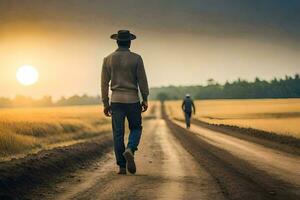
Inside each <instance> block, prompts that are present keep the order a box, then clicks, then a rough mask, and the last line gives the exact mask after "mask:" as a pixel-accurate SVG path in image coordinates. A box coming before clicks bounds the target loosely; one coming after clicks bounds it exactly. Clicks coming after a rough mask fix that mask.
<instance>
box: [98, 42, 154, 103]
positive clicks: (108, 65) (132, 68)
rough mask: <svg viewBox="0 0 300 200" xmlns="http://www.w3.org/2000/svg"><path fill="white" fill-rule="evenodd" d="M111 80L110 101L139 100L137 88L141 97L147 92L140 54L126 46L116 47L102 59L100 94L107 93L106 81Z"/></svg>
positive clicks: (104, 94)
mask: <svg viewBox="0 0 300 200" xmlns="http://www.w3.org/2000/svg"><path fill="white" fill-rule="evenodd" d="M109 81H111V83H110V87H111V90H112V97H111V101H112V102H119V103H136V102H139V96H138V88H140V91H141V94H142V96H143V98H146V97H147V96H148V94H149V90H148V83H147V77H146V73H145V69H144V64H143V60H142V58H141V56H140V55H138V54H136V53H133V52H131V51H130V50H129V49H128V48H122V47H120V48H118V49H117V50H116V51H115V52H113V53H112V54H110V55H109V56H107V57H106V58H105V59H104V62H103V69H102V89H103V90H102V91H103V92H104V93H103V94H102V96H106V93H108V87H107V83H108V82H109Z"/></svg>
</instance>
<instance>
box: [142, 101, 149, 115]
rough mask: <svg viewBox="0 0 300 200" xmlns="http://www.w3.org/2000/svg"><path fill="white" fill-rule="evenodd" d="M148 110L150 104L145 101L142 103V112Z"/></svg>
mask: <svg viewBox="0 0 300 200" xmlns="http://www.w3.org/2000/svg"><path fill="white" fill-rule="evenodd" d="M147 110H148V102H147V101H143V102H142V112H146V111H147Z"/></svg>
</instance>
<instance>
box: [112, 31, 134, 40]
mask: <svg viewBox="0 0 300 200" xmlns="http://www.w3.org/2000/svg"><path fill="white" fill-rule="evenodd" d="M110 38H111V39H113V40H119V41H129V40H134V39H136V36H135V35H133V34H131V33H130V31H128V30H119V31H118V33H117V34H112V35H111V36H110Z"/></svg>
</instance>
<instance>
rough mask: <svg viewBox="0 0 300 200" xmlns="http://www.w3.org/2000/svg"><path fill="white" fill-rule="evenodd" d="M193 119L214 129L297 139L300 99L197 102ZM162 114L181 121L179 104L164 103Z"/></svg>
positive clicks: (299, 121) (299, 130)
mask: <svg viewBox="0 0 300 200" xmlns="http://www.w3.org/2000/svg"><path fill="white" fill-rule="evenodd" d="M195 106H196V111H197V112H196V115H195V116H194V118H195V119H198V120H201V121H204V122H207V123H210V124H217V125H232V126H238V127H242V128H253V129H258V130H263V131H267V132H273V133H276V134H281V135H289V136H293V137H296V138H300V129H299V124H300V99H259V100H251V99H250V100H200V101H195ZM166 112H167V114H168V115H169V116H170V117H171V118H174V119H179V120H183V119H184V115H183V112H182V111H181V101H169V102H166Z"/></svg>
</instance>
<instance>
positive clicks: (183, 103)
mask: <svg viewBox="0 0 300 200" xmlns="http://www.w3.org/2000/svg"><path fill="white" fill-rule="evenodd" d="M184 106H185V101H184V100H183V101H182V104H181V109H182V110H183V111H184Z"/></svg>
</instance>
